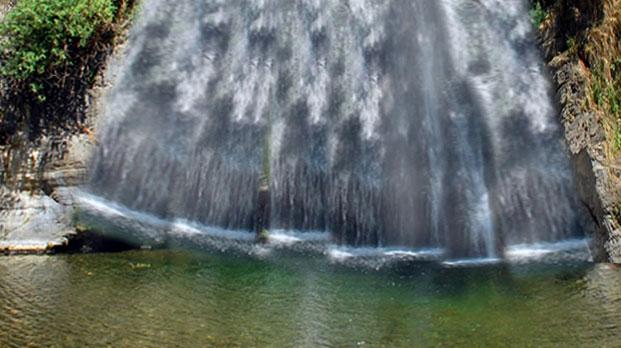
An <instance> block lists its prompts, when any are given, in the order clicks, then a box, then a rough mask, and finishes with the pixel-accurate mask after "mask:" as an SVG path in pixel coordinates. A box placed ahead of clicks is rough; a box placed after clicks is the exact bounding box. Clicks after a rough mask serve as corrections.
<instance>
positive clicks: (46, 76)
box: [0, 0, 136, 144]
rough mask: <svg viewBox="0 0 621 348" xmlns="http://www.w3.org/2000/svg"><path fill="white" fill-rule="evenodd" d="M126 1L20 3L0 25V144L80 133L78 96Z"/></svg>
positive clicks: (124, 17) (122, 17)
mask: <svg viewBox="0 0 621 348" xmlns="http://www.w3.org/2000/svg"><path fill="white" fill-rule="evenodd" d="M135 3H136V2H135V1H134V0H20V1H18V2H17V3H16V5H15V6H14V7H13V8H12V9H11V10H10V11H9V12H8V13H7V14H6V16H5V18H4V20H3V22H2V23H0V77H1V78H2V90H1V92H2V93H1V94H0V104H1V105H0V108H1V109H2V113H1V114H0V144H4V143H6V142H8V141H9V139H10V137H11V136H13V135H14V134H16V133H17V132H18V131H19V130H20V129H26V130H27V134H28V136H29V138H30V139H31V140H35V139H37V138H38V137H39V136H40V135H42V134H48V135H49V134H51V133H58V132H65V131H67V130H75V129H81V128H80V124H81V122H82V120H83V117H84V114H85V108H86V101H85V100H86V99H85V95H86V91H87V90H88V88H90V87H91V86H92V85H93V83H94V81H95V77H96V76H97V73H98V72H99V71H101V69H102V68H103V66H104V63H105V58H106V57H107V55H108V54H109V53H110V52H111V48H112V47H113V45H114V41H115V37H116V36H117V35H118V34H120V33H122V32H123V30H124V28H126V27H125V24H127V23H128V19H129V18H131V15H132V13H133V9H134V8H135V6H134V5H135Z"/></svg>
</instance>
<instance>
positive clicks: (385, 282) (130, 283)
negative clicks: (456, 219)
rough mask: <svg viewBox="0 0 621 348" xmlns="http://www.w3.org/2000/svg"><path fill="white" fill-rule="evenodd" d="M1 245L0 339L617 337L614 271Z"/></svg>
mask: <svg viewBox="0 0 621 348" xmlns="http://www.w3.org/2000/svg"><path fill="white" fill-rule="evenodd" d="M279 253H280V254H279V255H276V254H272V255H271V256H269V257H266V258H264V259H260V258H256V257H247V256H235V255H226V256H223V255H220V254H214V253H205V252H187V251H132V252H125V253H111V254H84V255H81V254H80V255H60V256H16V257H2V258H0V308H1V309H0V327H2V330H0V346H2V347H5V346H8V347H23V346H29V345H31V346H80V347H81V346H108V345H109V346H115V347H130V346H131V347H137V346H141V347H151V346H180V347H188V346H233V347H235V346H238V347H253V346H274V347H299V346H312V347H317V346H335V347H355V346H366V347H382V346H384V347H412V346H438V345H441V346H561V345H567V344H570V345H571V346H589V347H593V346H598V347H613V346H619V344H620V343H621V330H620V328H621V270H620V269H614V268H612V267H611V266H607V265H592V264H588V263H576V262H572V263H562V264H554V263H547V264H541V263H538V264H533V263H531V264H529V265H510V264H505V265H491V266H485V267H461V268H447V267H442V266H440V265H436V264H431V263H400V264H395V265H392V266H390V267H384V268H382V269H380V270H379V271H377V270H375V269H374V268H369V267H366V266H363V264H364V263H360V265H358V266H356V263H355V262H350V263H348V264H347V265H345V264H342V263H339V262H338V261H335V260H331V259H329V258H325V257H316V256H312V255H305V256H301V255H290V254H289V253H288V252H284V251H281V252H279Z"/></svg>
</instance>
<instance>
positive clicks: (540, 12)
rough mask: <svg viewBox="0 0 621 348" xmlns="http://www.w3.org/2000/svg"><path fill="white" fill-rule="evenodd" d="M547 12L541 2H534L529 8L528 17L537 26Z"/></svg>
mask: <svg viewBox="0 0 621 348" xmlns="http://www.w3.org/2000/svg"><path fill="white" fill-rule="evenodd" d="M546 16H547V13H546V11H545V10H544V9H543V7H542V6H541V2H539V1H537V2H535V4H534V6H533V8H532V9H531V10H530V18H531V20H532V21H533V24H534V25H535V26H536V27H539V26H540V25H541V23H542V22H543V20H544V19H545V18H546Z"/></svg>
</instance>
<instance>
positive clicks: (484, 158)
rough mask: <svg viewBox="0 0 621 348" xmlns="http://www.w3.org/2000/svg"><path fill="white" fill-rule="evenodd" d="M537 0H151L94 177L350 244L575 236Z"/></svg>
mask: <svg viewBox="0 0 621 348" xmlns="http://www.w3.org/2000/svg"><path fill="white" fill-rule="evenodd" d="M527 6H528V2H527V1H526V0H524V1H522V0H510V1H506V0H502V1H501V0H478V1H472V0H434V1H430V0H295V1H291V0H202V1H198V0H178V1H174V2H171V1H166V0H145V1H144V3H143V5H142V9H141V13H140V16H139V18H138V19H137V22H136V24H135V26H134V28H133V30H132V33H131V36H130V40H129V45H128V48H127V52H126V56H125V57H124V59H123V61H122V62H121V65H120V66H118V67H116V69H117V70H118V71H117V78H116V81H115V86H114V88H113V89H112V91H111V92H110V93H109V96H108V98H107V101H106V105H105V112H104V113H105V117H104V120H105V121H104V123H105V124H103V125H102V126H101V129H100V134H99V137H100V146H99V149H98V152H97V154H96V155H95V158H94V160H93V165H92V167H93V169H92V179H91V183H90V184H89V190H90V191H91V192H92V193H94V194H96V195H99V196H101V197H104V198H105V199H107V200H111V201H114V202H117V203H119V204H122V205H124V206H126V207H128V208H130V209H132V210H136V211H141V212H146V213H149V214H153V215H156V216H158V217H159V218H161V219H184V220H189V221H193V222H196V223H200V224H205V225H210V226H218V227H220V228H225V229H235V230H247V231H248V232H251V231H252V230H253V229H254V228H255V226H254V224H255V220H256V215H257V202H258V188H259V186H260V185H261V184H262V179H263V180H265V181H266V182H267V183H268V185H269V201H270V218H269V221H270V224H269V228H270V229H279V230H296V231H309V232H310V231H328V232H330V233H331V235H332V239H333V240H334V241H335V242H336V243H338V244H345V245H350V246H408V247H414V248H417V247H420V248H443V249H446V250H448V251H449V254H450V256H451V257H491V258H494V257H500V256H501V254H502V252H503V250H504V249H505V247H506V246H511V245H522V244H528V243H538V242H557V241H562V240H566V239H570V238H573V237H575V236H577V235H578V236H579V235H582V233H583V228H584V226H583V217H582V214H581V213H580V207H579V204H578V203H577V198H576V193H575V190H574V184H573V178H572V173H571V170H570V162H569V159H568V156H567V154H566V150H565V148H564V145H563V142H562V137H561V135H562V130H561V129H560V127H559V124H558V121H557V120H556V119H555V118H556V117H557V112H556V110H555V107H554V100H553V95H552V92H553V91H552V90H551V85H550V83H549V81H548V79H547V77H546V76H545V69H544V65H543V61H542V59H541V57H540V54H539V52H538V50H537V47H536V42H535V39H534V32H533V28H532V24H531V22H530V18H529V16H528V7H527Z"/></svg>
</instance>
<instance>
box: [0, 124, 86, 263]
mask: <svg viewBox="0 0 621 348" xmlns="http://www.w3.org/2000/svg"><path fill="white" fill-rule="evenodd" d="M94 146H95V144H94V140H93V139H91V138H90V137H89V136H88V135H86V134H78V135H68V136H67V137H66V138H61V139H60V140H58V141H56V140H50V139H42V141H41V142H40V143H38V144H32V143H30V142H29V141H27V140H24V141H23V142H19V141H16V142H15V143H14V144H12V145H11V146H7V147H2V148H0V155H1V157H0V158H1V160H0V164H1V166H0V195H1V197H2V203H0V251H2V250H4V251H8V252H44V251H46V250H49V249H51V248H53V247H55V246H58V245H61V244H63V243H65V242H66V239H65V236H67V235H69V234H72V233H74V229H73V227H72V225H71V209H72V208H71V207H72V199H71V195H70V194H69V192H70V190H68V188H71V187H75V186H78V185H81V184H82V183H84V182H85V180H86V178H87V165H88V159H89V158H90V154H91V151H92V149H93V148H94Z"/></svg>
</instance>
